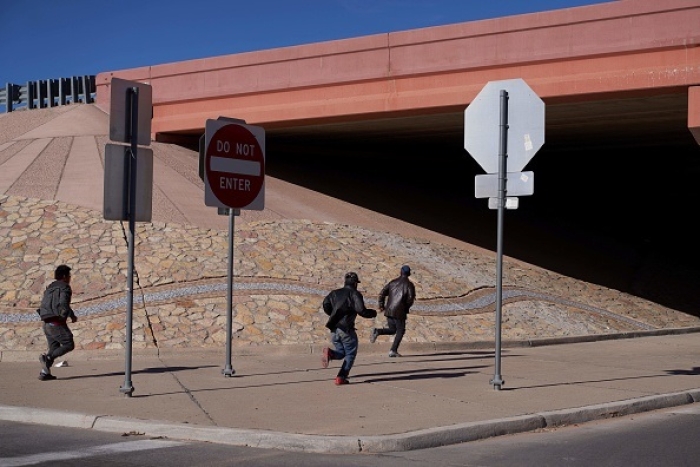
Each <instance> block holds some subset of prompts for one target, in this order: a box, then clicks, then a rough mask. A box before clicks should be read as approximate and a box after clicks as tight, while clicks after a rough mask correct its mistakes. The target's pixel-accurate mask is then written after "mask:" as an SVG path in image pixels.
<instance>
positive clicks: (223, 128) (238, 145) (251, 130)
mask: <svg viewBox="0 0 700 467" xmlns="http://www.w3.org/2000/svg"><path fill="white" fill-rule="evenodd" d="M205 148H206V152H205V156H204V185H205V191H204V204H206V205H207V206H214V207H219V208H237V209H252V210H262V209H264V207H265V130H264V129H263V128H261V127H255V126H250V125H244V124H239V123H230V122H227V121H226V120H207V124H206V128H205Z"/></svg>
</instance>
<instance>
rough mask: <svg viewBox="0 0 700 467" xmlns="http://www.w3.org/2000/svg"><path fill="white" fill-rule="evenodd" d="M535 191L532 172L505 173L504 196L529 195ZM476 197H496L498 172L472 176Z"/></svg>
mask: <svg viewBox="0 0 700 467" xmlns="http://www.w3.org/2000/svg"><path fill="white" fill-rule="evenodd" d="M534 192H535V173H534V172H508V174H507V175H506V196H530V195H532V194H533V193H534ZM474 196H475V197H476V198H498V174H484V175H477V176H476V177H474Z"/></svg>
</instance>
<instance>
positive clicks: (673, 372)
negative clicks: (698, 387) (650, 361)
mask: <svg viewBox="0 0 700 467" xmlns="http://www.w3.org/2000/svg"><path fill="white" fill-rule="evenodd" d="M666 373H667V374H669V375H688V376H697V375H700V366H695V367H693V368H692V369H690V370H666Z"/></svg>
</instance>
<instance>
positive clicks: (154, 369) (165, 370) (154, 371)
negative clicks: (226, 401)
mask: <svg viewBox="0 0 700 467" xmlns="http://www.w3.org/2000/svg"><path fill="white" fill-rule="evenodd" d="M216 366H217V365H197V366H164V367H160V366H159V367H151V368H143V369H141V370H134V371H132V372H131V374H132V375H140V374H141V375H142V374H149V375H155V374H161V373H175V372H178V371H187V370H201V369H203V368H213V367H216ZM123 375H124V372H123V371H113V372H111V373H99V374H92V375H77V376H66V377H62V378H61V379H62V380H64V381H65V380H70V379H84V378H104V377H108V376H123Z"/></svg>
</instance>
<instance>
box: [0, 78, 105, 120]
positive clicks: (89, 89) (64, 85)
mask: <svg viewBox="0 0 700 467" xmlns="http://www.w3.org/2000/svg"><path fill="white" fill-rule="evenodd" d="M95 91H96V86H95V76H94V75H85V76H72V77H70V78H58V79H47V80H38V81H28V82H27V84H25V85H19V84H13V83H6V84H5V87H4V88H1V89H0V107H3V106H4V107H5V112H12V111H13V110H16V109H18V108H22V107H26V108H27V109H44V108H47V107H56V106H59V105H67V104H77V103H83V104H90V103H93V102H95Z"/></svg>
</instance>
